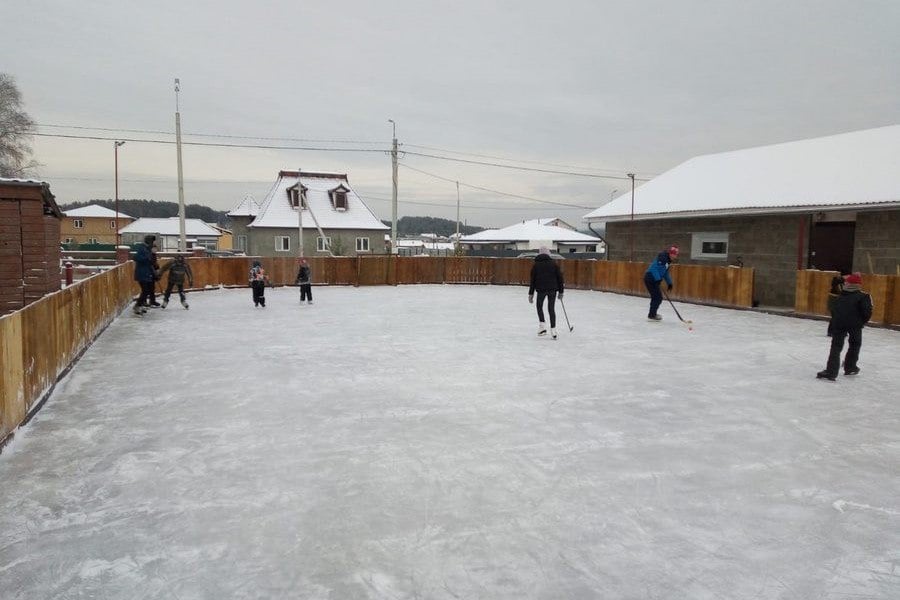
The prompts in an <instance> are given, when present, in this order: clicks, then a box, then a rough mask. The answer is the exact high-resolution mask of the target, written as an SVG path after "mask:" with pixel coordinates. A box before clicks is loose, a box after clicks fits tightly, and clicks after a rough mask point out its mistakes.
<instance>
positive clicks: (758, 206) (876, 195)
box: [584, 125, 900, 221]
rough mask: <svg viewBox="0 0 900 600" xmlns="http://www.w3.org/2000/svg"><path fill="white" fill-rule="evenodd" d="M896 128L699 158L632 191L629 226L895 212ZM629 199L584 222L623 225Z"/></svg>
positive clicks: (899, 145)
mask: <svg viewBox="0 0 900 600" xmlns="http://www.w3.org/2000/svg"><path fill="white" fill-rule="evenodd" d="M898 157H900V125H891V126H888V127H879V128H876V129H865V130H861V131H854V132H851V133H843V134H839V135H830V136H827V137H819V138H813V139H808V140H801V141H797V142H787V143H784V144H775V145H771V146H760V147H757V148H748V149H745V150H737V151H734V152H722V153H719V154H707V155H705V156H698V157H695V158H692V159H690V160H689V161H687V162H685V163H682V164H681V165H679V166H677V167H675V168H674V169H671V170H669V171H666V172H665V173H663V174H662V175H660V176H659V177H657V178H655V179H653V180H652V181H649V182H647V183H645V184H644V185H642V186H640V187H639V188H637V189H635V191H634V217H635V219H650V218H660V217H690V216H707V215H720V214H753V213H769V214H771V213H778V212H798V211H809V210H816V211H819V210H843V209H847V208H856V209H859V208H863V207H867V208H881V207H885V206H887V207H897V206H900V168H898ZM630 215H631V191H628V192H627V193H625V194H622V195H621V196H619V197H617V198H616V199H615V200H613V201H612V202H610V203H609V204H606V205H604V206H601V207H600V208H598V209H596V210H594V211H592V212H590V213H588V214H587V215H585V216H584V219H585V220H586V221H621V220H626V219H628V218H630Z"/></svg>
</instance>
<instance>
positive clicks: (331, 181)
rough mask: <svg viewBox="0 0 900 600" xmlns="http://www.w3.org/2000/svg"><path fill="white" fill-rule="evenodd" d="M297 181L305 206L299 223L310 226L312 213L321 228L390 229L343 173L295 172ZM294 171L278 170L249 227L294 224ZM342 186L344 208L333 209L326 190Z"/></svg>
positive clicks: (295, 224) (295, 222)
mask: <svg viewBox="0 0 900 600" xmlns="http://www.w3.org/2000/svg"><path fill="white" fill-rule="evenodd" d="M299 175H300V176H299V181H300V183H301V184H302V185H303V186H304V187H305V188H306V190H307V191H306V205H307V206H308V207H309V208H308V209H304V212H303V226H304V228H306V227H314V226H315V223H314V221H313V219H312V215H310V212H312V214H313V215H315V218H316V220H317V221H318V222H319V226H320V227H321V228H322V229H376V230H379V231H382V230H386V229H390V227H388V226H387V225H385V224H384V223H382V222H381V221H379V220H378V218H377V217H376V216H375V214H374V213H373V212H372V210H371V209H370V208H369V207H368V206H366V203H365V202H363V201H362V199H361V198H360V197H359V196H358V195H357V194H356V192H354V191H353V189H352V188H351V187H350V183H349V182H348V181H347V176H346V175H341V174H337V173H308V172H306V171H303V172H302V173H300V174H299ZM297 181H298V172H297V171H280V172H279V173H278V179H277V180H276V181H275V185H274V186H272V189H271V190H269V193H268V194H267V195H266V197H265V199H264V200H263V201H262V205H261V206H260V208H259V213H258V215H257V217H256V219H254V220H253V222H252V223H250V225H249V227H293V228H296V227H297V221H298V219H297V209H296V208H294V207H292V206H291V203H290V200H289V199H288V194H287V190H288V188H290V187H292V186H295V185H297ZM341 185H343V186H344V188H345V189H347V190H349V191H348V192H347V208H346V210H337V209H335V208H334V207H333V206H332V204H331V198H330V196H329V192H330V191H332V190H334V189H335V188H337V187H339V186H341Z"/></svg>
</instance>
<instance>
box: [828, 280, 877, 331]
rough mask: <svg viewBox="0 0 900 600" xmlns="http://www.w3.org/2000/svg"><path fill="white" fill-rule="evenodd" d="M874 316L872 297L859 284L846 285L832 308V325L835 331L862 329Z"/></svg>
mask: <svg viewBox="0 0 900 600" xmlns="http://www.w3.org/2000/svg"><path fill="white" fill-rule="evenodd" d="M871 318H872V297H871V296H869V295H868V294H867V293H865V292H863V291H862V290H860V289H859V287H858V286H855V285H848V286H845V288H844V291H843V292H841V295H840V296H838V297H837V299H836V300H835V301H834V306H833V307H832V309H831V326H832V329H833V330H834V331H852V330H854V329H861V328H862V326H863V325H865V324H866V323H868V322H869V319H871Z"/></svg>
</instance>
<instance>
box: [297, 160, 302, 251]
mask: <svg viewBox="0 0 900 600" xmlns="http://www.w3.org/2000/svg"><path fill="white" fill-rule="evenodd" d="M297 229H298V230H299V231H300V247H299V248H298V249H297V252H298V254H299V256H300V258H303V184H301V183H300V167H297Z"/></svg>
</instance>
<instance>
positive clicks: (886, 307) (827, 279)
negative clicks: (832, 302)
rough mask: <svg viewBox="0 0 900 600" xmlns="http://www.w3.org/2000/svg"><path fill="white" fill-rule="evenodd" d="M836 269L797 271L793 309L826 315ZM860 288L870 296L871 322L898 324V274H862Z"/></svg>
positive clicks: (899, 321) (899, 311)
mask: <svg viewBox="0 0 900 600" xmlns="http://www.w3.org/2000/svg"><path fill="white" fill-rule="evenodd" d="M839 275H840V273H838V272H836V271H797V290H796V300H795V302H794V312H796V313H799V314H805V315H823V316H828V314H829V313H828V292H829V291H830V290H831V279H832V278H833V277H837V276H839ZM862 278H863V285H862V287H863V290H864V291H865V292H866V293H868V294H869V295H870V296H872V304H873V305H874V307H873V310H872V322H873V323H882V324H884V325H900V276H897V275H869V274H864V275H863V276H862Z"/></svg>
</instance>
